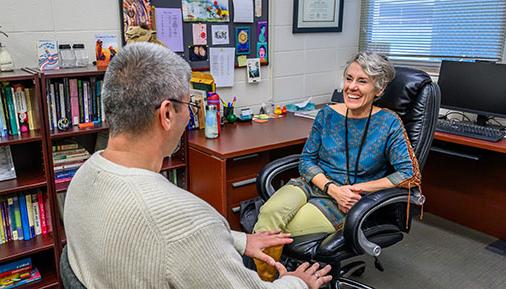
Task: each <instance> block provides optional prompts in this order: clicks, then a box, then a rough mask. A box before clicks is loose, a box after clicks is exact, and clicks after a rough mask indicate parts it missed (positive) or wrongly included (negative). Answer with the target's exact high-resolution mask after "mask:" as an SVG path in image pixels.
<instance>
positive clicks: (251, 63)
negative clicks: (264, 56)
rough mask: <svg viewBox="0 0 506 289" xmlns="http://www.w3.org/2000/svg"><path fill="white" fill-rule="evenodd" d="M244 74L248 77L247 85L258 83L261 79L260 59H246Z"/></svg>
mask: <svg viewBox="0 0 506 289" xmlns="http://www.w3.org/2000/svg"><path fill="white" fill-rule="evenodd" d="M246 67H247V69H246V73H247V76H248V83H255V82H259V81H260V80H261V79H262V76H261V69H260V58H248V62H247V65H246Z"/></svg>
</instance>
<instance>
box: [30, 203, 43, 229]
mask: <svg viewBox="0 0 506 289" xmlns="http://www.w3.org/2000/svg"><path fill="white" fill-rule="evenodd" d="M31 197H32V208H33V221H34V227H35V236H38V235H40V234H42V228H41V226H40V211H39V200H38V199H37V194H31Z"/></svg>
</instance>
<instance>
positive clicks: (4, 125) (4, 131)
mask: <svg viewBox="0 0 506 289" xmlns="http://www.w3.org/2000/svg"><path fill="white" fill-rule="evenodd" d="M4 99H5V96H4V90H3V87H2V86H1V85H0V114H1V115H0V121H1V122H2V126H1V128H0V129H1V132H0V135H1V136H2V137H4V136H7V135H8V134H9V130H8V129H7V121H8V119H7V115H6V114H5V111H4V106H3V102H4Z"/></svg>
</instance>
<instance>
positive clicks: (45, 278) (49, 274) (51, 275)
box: [16, 264, 58, 289]
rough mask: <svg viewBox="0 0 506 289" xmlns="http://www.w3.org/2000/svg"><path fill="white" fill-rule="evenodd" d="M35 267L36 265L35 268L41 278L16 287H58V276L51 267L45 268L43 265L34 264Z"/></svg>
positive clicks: (48, 288) (21, 288) (32, 288)
mask: <svg viewBox="0 0 506 289" xmlns="http://www.w3.org/2000/svg"><path fill="white" fill-rule="evenodd" d="M35 267H37V269H38V270H39V272H40V275H41V277H42V279H40V280H39V281H38V282H35V283H31V284H26V285H22V286H19V287H16V288H19V289H28V288H29V289H50V288H58V277H57V276H56V272H55V271H54V269H53V268H45V267H44V266H37V264H35ZM50 270H51V271H50Z"/></svg>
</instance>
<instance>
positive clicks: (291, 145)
mask: <svg viewBox="0 0 506 289" xmlns="http://www.w3.org/2000/svg"><path fill="white" fill-rule="evenodd" d="M312 123H313V121H312V120H311V119H306V118H301V117H295V116H291V115H288V116H286V117H284V118H279V119H271V120H269V121H268V122H266V123H255V122H248V123H236V124H226V125H225V126H223V127H222V130H221V135H220V137H219V138H217V139H206V137H205V135H204V131H203V130H195V131H191V132H190V133H189V135H188V147H189V150H188V156H189V173H188V174H189V183H188V184H189V190H190V192H192V193H194V194H196V195H197V196H199V197H200V198H202V199H204V200H205V201H207V202H208V203H210V204H211V205H212V206H213V207H214V208H216V209H217V210H218V211H219V212H220V213H221V214H222V215H223V216H225V218H227V220H228V221H229V223H230V225H231V227H232V228H233V229H239V228H240V225H239V214H238V206H239V202H241V201H243V200H247V199H250V198H253V197H255V196H257V192H256V184H255V181H256V179H255V178H256V175H257V173H258V171H259V170H260V169H261V168H262V167H263V166H264V165H265V164H267V163H268V162H269V161H271V160H274V159H277V158H280V157H282V156H286V155H290V154H294V153H300V152H301V151H302V148H303V146H304V143H305V142H306V138H307V136H308V135H309V132H310V131H311V126H312Z"/></svg>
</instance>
